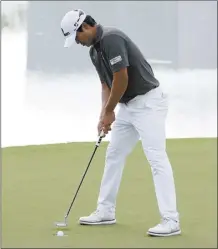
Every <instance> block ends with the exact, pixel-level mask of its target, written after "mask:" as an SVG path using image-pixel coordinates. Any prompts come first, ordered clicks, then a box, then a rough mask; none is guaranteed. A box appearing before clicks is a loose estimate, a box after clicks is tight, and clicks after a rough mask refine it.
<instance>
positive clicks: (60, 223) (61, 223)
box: [55, 222, 67, 227]
mask: <svg viewBox="0 0 218 249" xmlns="http://www.w3.org/2000/svg"><path fill="white" fill-rule="evenodd" d="M55 226H56V227H67V223H66V222H55Z"/></svg>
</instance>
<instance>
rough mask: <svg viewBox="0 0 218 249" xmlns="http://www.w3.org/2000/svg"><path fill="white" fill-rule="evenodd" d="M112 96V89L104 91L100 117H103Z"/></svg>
mask: <svg viewBox="0 0 218 249" xmlns="http://www.w3.org/2000/svg"><path fill="white" fill-rule="evenodd" d="M109 96H110V89H109V88H105V89H103V90H102V94H101V102H102V107H101V113H100V117H101V116H102V114H103V112H104V109H105V106H106V104H107V102H108V99H109Z"/></svg>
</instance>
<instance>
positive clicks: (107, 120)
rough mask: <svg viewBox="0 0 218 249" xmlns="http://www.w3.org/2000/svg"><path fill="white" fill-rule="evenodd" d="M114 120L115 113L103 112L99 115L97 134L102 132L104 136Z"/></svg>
mask: <svg viewBox="0 0 218 249" xmlns="http://www.w3.org/2000/svg"><path fill="white" fill-rule="evenodd" d="M114 120H115V113H114V112H103V114H102V115H101V118H100V121H99V124H98V132H99V133H100V132H101V131H102V130H103V131H104V133H105V134H108V132H109V131H110V130H111V125H112V123H113V122H114Z"/></svg>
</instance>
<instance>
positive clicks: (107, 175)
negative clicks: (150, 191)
mask: <svg viewBox="0 0 218 249" xmlns="http://www.w3.org/2000/svg"><path fill="white" fill-rule="evenodd" d="M119 106H120V109H119V112H118V114H117V117H116V120H115V122H114V124H113V127H112V131H111V140H110V143H109V145H108V148H107V152H106V160H105V169H104V174H103V178H102V182H101V187H100V193H99V198H98V209H110V210H114V211H115V207H116V198H117V194H118V190H119V187H120V182H121V177H122V173H123V168H124V164H125V160H126V157H127V155H128V154H129V153H130V152H132V150H133V148H134V147H135V145H136V143H137V141H138V140H139V138H141V141H142V146H143V150H144V153H145V156H146V158H147V160H148V162H149V164H150V166H151V169H152V176H153V181H154V186H155V193H156V197H157V202H158V207H159V211H160V215H161V217H162V218H172V219H174V220H179V214H178V212H177V207H176V193H175V186H174V178H173V172H172V168H171V164H170V162H169V159H168V156H167V153H166V150H165V149H166V136H165V121H166V116H167V111H168V101H167V96H166V94H164V93H163V92H162V90H161V88H160V87H158V88H156V89H153V90H151V91H150V92H148V93H147V94H145V95H140V96H137V97H136V98H134V99H132V100H131V101H130V102H129V103H128V104H127V105H126V104H119ZM145 198H146V197H145Z"/></svg>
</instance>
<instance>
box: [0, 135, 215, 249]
mask: <svg viewBox="0 0 218 249" xmlns="http://www.w3.org/2000/svg"><path fill="white" fill-rule="evenodd" d="M94 145H95V143H72V144H58V145H44V146H27V147H17V148H5V149H2V174H3V177H2V188H3V189H2V201H3V205H2V208H3V210H2V215H3V216H2V247H3V248H8V247H11V248H12V247H13V248H21V247H22V248H27V247H28V248H33V247H34V248H42V247H43V248H46V247H47V248H48V247H50V248H75V247H77V248H79V247H83V248H84V247H89V248H91V247H94V248H100V247H101V248H106V247H110V248H112V247H116V248H119V247H123V248H128V247H129V248H130V247H131V248H137V247H141V248H179V247H183V248H184V247H189V248H191V247H192V248H193V247H198V248H199V247H204V248H209V247H210V248H213V247H214V248H216V247H217V158H216V153H217V152H216V151H217V140H216V139H179V140H168V141H167V151H168V154H169V157H170V160H171V163H172V165H173V169H174V176H175V181H176V187H177V195H178V196H177V198H178V207H179V211H180V217H181V228H182V235H180V236H175V237H169V238H152V237H148V236H147V235H146V232H147V229H148V228H149V227H150V226H153V225H155V224H156V223H157V222H159V213H158V208H157V203H156V199H155V193H154V187H153V182H152V176H151V171H150V167H149V165H148V163H147V160H146V159H145V157H144V154H143V151H142V148H141V144H140V143H139V144H138V145H137V146H136V148H135V149H134V151H133V152H132V154H131V155H130V156H129V157H128V159H127V163H126V167H125V169H124V173H123V180H122V183H121V188H120V192H119V195H118V200H117V222H118V223H117V224H116V225H112V226H98V227H97V226H96V227H94V226H93V227H90V226H80V225H78V223H77V220H78V218H79V217H80V216H84V215H88V214H89V213H90V212H92V211H94V209H95V207H96V201H97V196H98V191H99V185H100V181H101V176H102V173H103V167H104V155H105V150H106V146H107V143H102V144H101V146H100V147H99V149H98V151H97V153H96V156H95V157H94V160H93V162H92V165H91V167H90V169H89V171H88V174H87V176H86V178H85V180H84V183H83V185H82V187H81V189H80V192H79V194H78V198H77V200H76V202H75V206H74V207H73V209H72V212H71V214H70V217H69V228H68V229H67V230H65V233H66V234H67V235H68V236H66V237H56V236H54V235H53V234H54V233H55V232H56V231H57V230H56V229H55V228H54V225H53V223H54V221H62V220H63V217H64V215H65V212H66V210H67V209H68V206H69V204H70V202H71V200H72V197H73V195H74V193H75V191H76V188H77V186H78V184H79V182H80V179H81V177H82V175H83V173H84V170H85V168H86V166H87V162H88V160H89V158H90V155H91V153H92V151H93V148H94Z"/></svg>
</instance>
